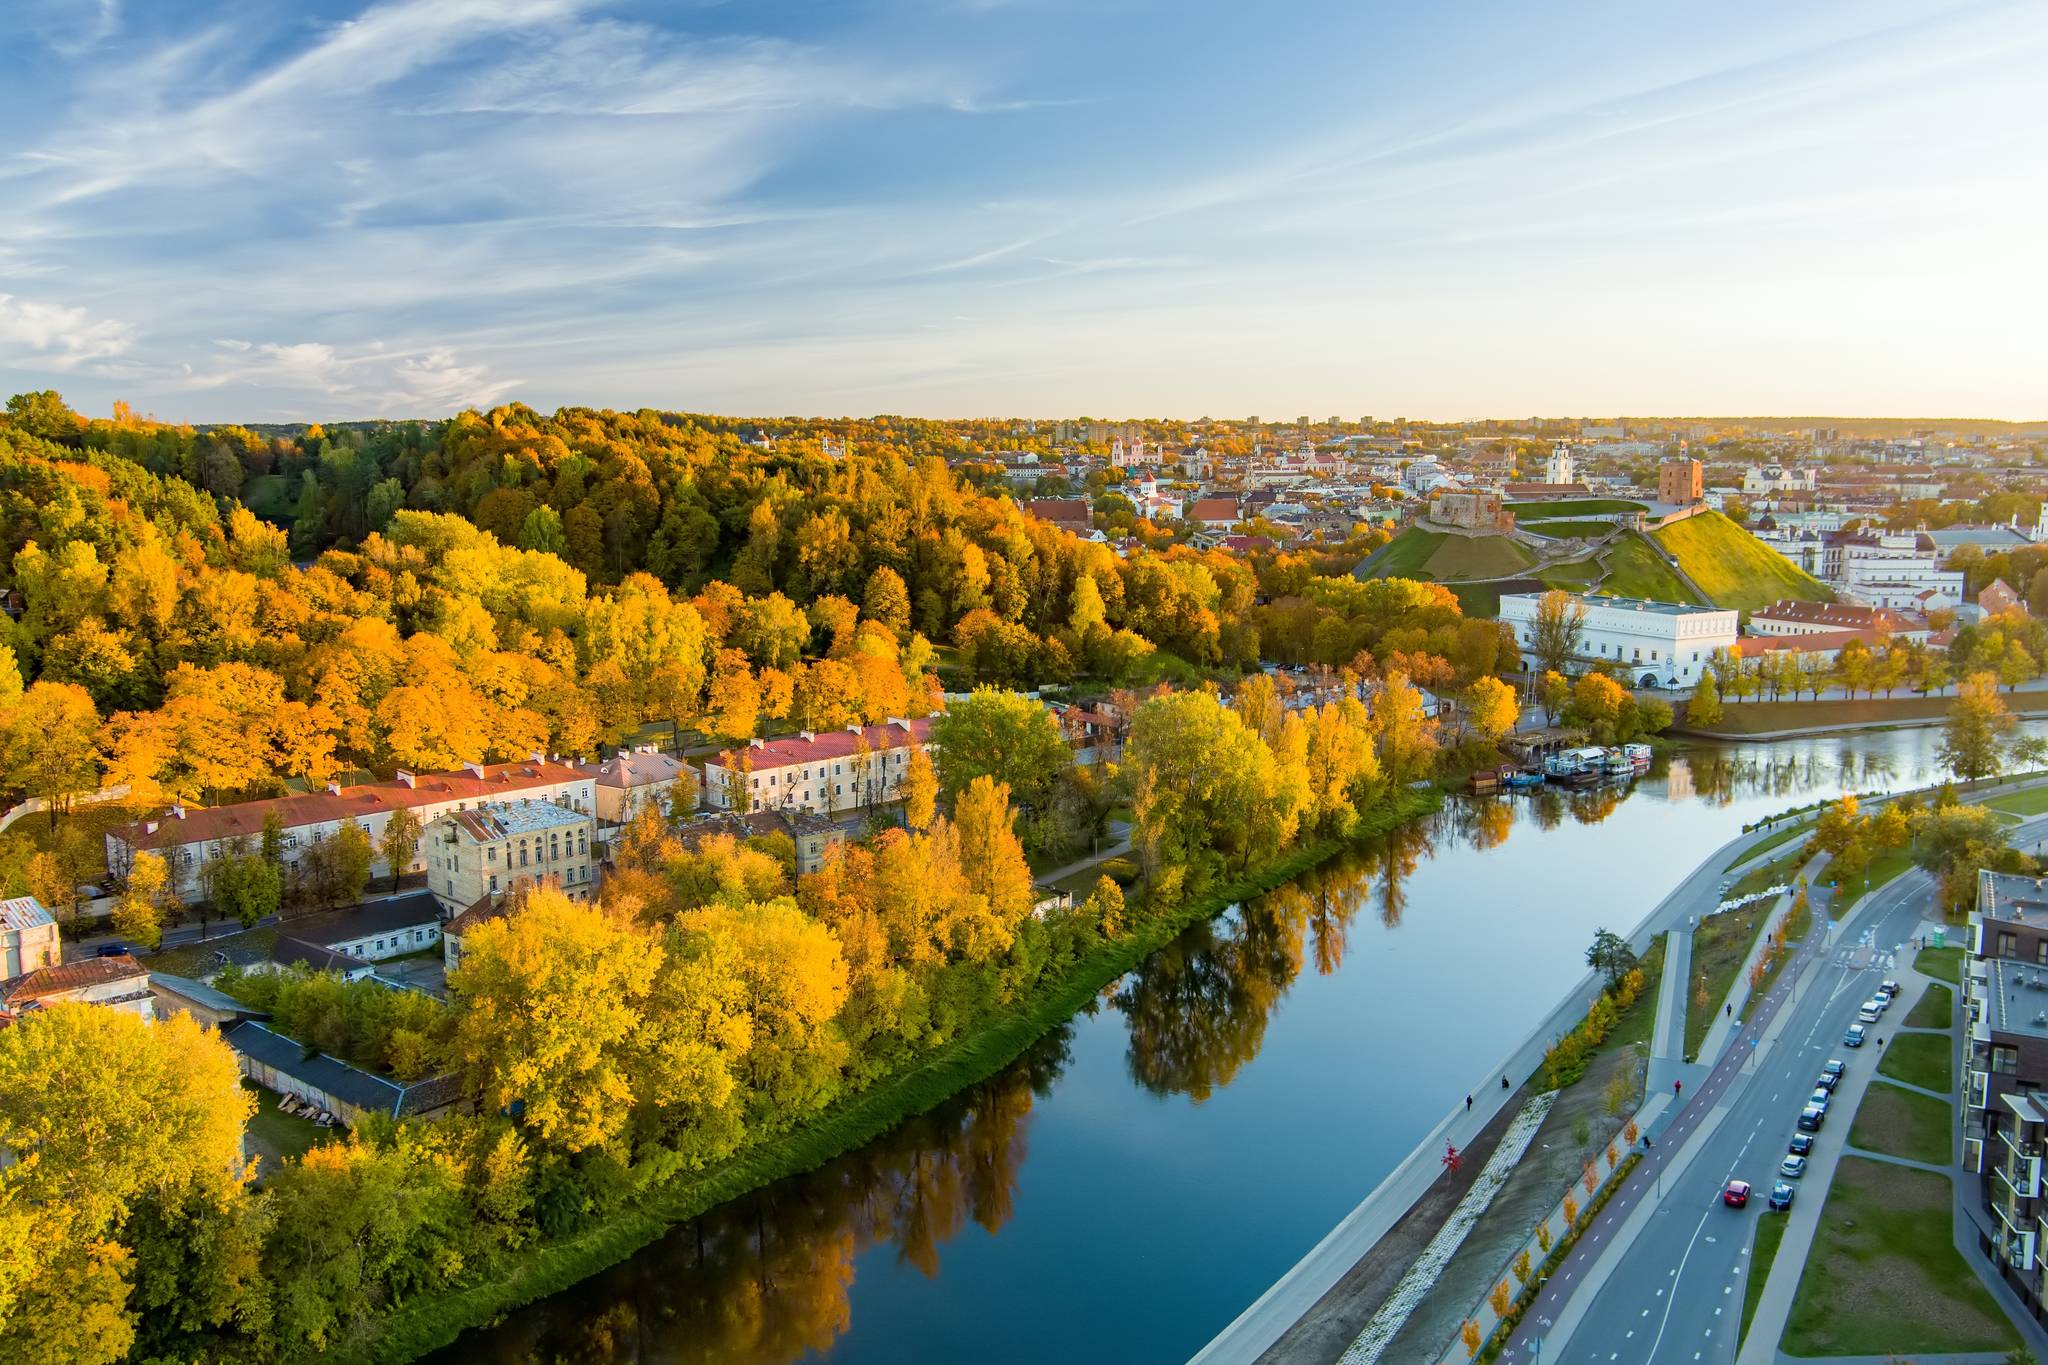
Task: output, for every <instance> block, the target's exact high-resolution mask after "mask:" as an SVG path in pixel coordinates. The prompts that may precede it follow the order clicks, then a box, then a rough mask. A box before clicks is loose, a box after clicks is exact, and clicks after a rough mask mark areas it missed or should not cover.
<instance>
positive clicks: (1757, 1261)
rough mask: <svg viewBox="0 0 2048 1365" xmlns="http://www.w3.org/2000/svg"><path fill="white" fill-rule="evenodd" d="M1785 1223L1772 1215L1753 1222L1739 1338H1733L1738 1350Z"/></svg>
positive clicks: (1775, 1256) (1762, 1288)
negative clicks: (1754, 1226) (1752, 1241)
mask: <svg viewBox="0 0 2048 1365" xmlns="http://www.w3.org/2000/svg"><path fill="white" fill-rule="evenodd" d="M1789 1221H1791V1220H1790V1219H1789V1218H1785V1217H1780V1216H1779V1215H1776V1214H1766V1215H1765V1216H1764V1217H1763V1218H1761V1219H1759V1220H1758V1221H1757V1225H1756V1241H1755V1242H1754V1243H1753V1244H1752V1245H1751V1246H1750V1249H1749V1283H1748V1284H1746V1285H1744V1286H1743V1287H1742V1335H1741V1336H1739V1337H1737V1338H1736V1339H1735V1345H1736V1348H1737V1349H1738V1350H1739V1349H1740V1348H1741V1347H1742V1345H1743V1343H1744V1342H1746V1341H1747V1340H1748V1339H1749V1320H1750V1319H1751V1318H1753V1317H1755V1316H1756V1301H1757V1300H1758V1299H1760V1298H1762V1297H1763V1295H1764V1281H1766V1280H1768V1279H1770V1278H1771V1263H1772V1262H1773V1261H1775V1260H1777V1259H1778V1246H1779V1244H1780V1243H1782V1242H1783V1241H1784V1240H1785V1224H1786V1223H1788V1222H1789Z"/></svg>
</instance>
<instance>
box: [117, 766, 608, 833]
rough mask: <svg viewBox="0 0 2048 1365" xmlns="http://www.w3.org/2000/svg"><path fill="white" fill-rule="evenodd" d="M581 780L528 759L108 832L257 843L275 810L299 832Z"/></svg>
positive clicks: (193, 813)
mask: <svg viewBox="0 0 2048 1365" xmlns="http://www.w3.org/2000/svg"><path fill="white" fill-rule="evenodd" d="M587 780H588V778H587V777H586V776H585V775H584V774H583V773H580V772H578V771H577V770H576V769H575V768H573V767H571V766H570V765H568V764H566V763H558V762H555V761H554V760H552V759H544V758H529V759H527V760H525V761H524V762H520V763H486V764H478V765H476V766H475V767H473V768H458V769H455V770H453V771H451V772H444V773H420V774H417V775H416V776H414V777H413V779H412V781H411V782H410V783H408V782H406V781H404V780H403V779H398V778H394V779H392V780H391V781H389V782H370V783H365V784H364V785H362V786H360V787H343V788H342V789H341V790H340V791H338V792H335V791H317V792H306V793H304V794H303V795H299V796H279V797H273V798H272V799H270V800H267V801H243V802H241V803H239V804H237V805H232V806H211V807H206V808H202V809H196V810H195V809H189V808H188V809H185V813H184V815H183V816H182V817H180V816H179V815H178V814H177V813H176V812H177V810H178V809H179V808H177V807H174V808H173V809H172V811H171V813H169V814H166V815H164V816H161V817H159V818H158V819H155V820H145V821H141V822H139V823H137V824H132V825H123V826H121V827H120V828H118V829H115V830H113V831H111V834H112V836H113V837H115V838H117V839H120V840H122V841H123V842H124V843H126V844H127V845H128V846H129V847H130V848H175V847H177V846H178V845H180V844H190V843H201V842H205V841H208V840H213V839H250V840H255V839H258V838H261V837H262V834H263V819H264V817H265V816H267V815H269V814H270V813H271V812H272V811H275V812H277V816H278V818H279V819H280V820H282V821H283V822H284V827H285V828H286V829H301V828H304V827H305V826H307V825H321V824H339V823H341V822H342V821H343V820H349V819H355V820H362V819H366V818H368V817H370V816H373V815H383V814H387V813H389V812H390V811H393V810H396V809H398V808H399V807H401V806H405V807H412V806H429V805H439V804H442V803H444V802H449V801H477V800H489V799H490V798H492V797H494V796H495V797H504V796H514V795H517V794H518V793H519V792H521V791H528V790H531V789H532V788H534V787H545V786H553V785H555V784H558V783H563V782H577V781H587ZM152 826H154V828H152Z"/></svg>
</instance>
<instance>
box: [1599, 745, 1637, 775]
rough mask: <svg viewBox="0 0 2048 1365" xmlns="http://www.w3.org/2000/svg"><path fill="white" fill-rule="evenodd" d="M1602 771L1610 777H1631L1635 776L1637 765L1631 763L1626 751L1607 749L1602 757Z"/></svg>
mask: <svg viewBox="0 0 2048 1365" xmlns="http://www.w3.org/2000/svg"><path fill="white" fill-rule="evenodd" d="M1600 771H1601V772H1602V773H1604V774H1606V775H1607V776H1608V777H1631V776H1634V774H1635V771H1636V765H1635V764H1634V763H1632V762H1630V761H1629V756H1628V753H1627V752H1626V751H1625V750H1622V749H1607V750H1604V751H1603V752H1602V753H1601V755H1600Z"/></svg>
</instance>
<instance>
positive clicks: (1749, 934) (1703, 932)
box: [1685, 900, 1777, 1060]
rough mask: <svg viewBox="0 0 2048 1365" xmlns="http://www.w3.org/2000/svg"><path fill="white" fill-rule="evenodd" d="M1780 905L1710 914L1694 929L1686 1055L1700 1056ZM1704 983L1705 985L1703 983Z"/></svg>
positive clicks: (1761, 904)
mask: <svg viewBox="0 0 2048 1365" xmlns="http://www.w3.org/2000/svg"><path fill="white" fill-rule="evenodd" d="M1776 906H1777V901H1775V900H1768V901H1758V902H1757V903H1756V904H1755V905H1749V906H1744V907H1743V908H1742V909H1740V910H1727V911H1723V912H1722V913H1721V914H1718V915H1709V916H1708V917H1707V918H1705V919H1703V920H1701V921H1700V926H1699V928H1697V929H1695V930H1693V931H1692V979H1691V980H1690V981H1688V982H1686V983H1685V992H1686V995H1685V1055H1686V1058H1687V1059H1688V1060H1690V1059H1691V1058H1693V1057H1697V1056H1698V1055H1699V1051H1700V1044H1701V1043H1702V1042H1704V1041H1705V1040H1706V1036H1707V1030H1708V1029H1709V1028H1711V1027H1712V1026H1713V1023H1714V1016H1715V1015H1717V1014H1719V1013H1720V1012H1721V1002H1722V1001H1724V1000H1726V999H1727V998H1728V988H1729V987H1730V986H1733V985H1734V984H1735V974H1736V973H1737V972H1739V971H1741V970H1742V963H1743V960H1744V959H1746V958H1747V957H1748V956H1749V950H1750V949H1751V948H1752V947H1754V946H1755V945H1756V936H1757V933H1758V932H1759V931H1760V930H1761V929H1762V928H1763V925H1764V921H1765V920H1766V919H1767V918H1768V917H1769V916H1770V913H1771V911H1772V910H1773V909H1775V908H1776ZM1703 982H1704V984H1702V983H1703Z"/></svg>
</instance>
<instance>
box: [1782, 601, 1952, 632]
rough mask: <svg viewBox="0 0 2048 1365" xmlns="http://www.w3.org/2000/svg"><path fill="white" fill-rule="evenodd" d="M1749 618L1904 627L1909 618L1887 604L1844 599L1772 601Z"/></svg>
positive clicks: (1851, 627) (1840, 627)
mask: <svg viewBox="0 0 2048 1365" xmlns="http://www.w3.org/2000/svg"><path fill="white" fill-rule="evenodd" d="M1749 619H1750V620H1752V621H1791V622H1793V623H1795V624H1797V625H1802V626H1831V627H1833V628H1835V629H1837V630H1871V629H1874V628H1876V627H1878V626H1882V627H1884V628H1885V629H1886V630H1892V631H1898V630H1907V629H1910V628H1911V626H1912V621H1911V620H1910V619H1909V618H1908V617H1905V616H1903V615H1901V614H1900V613H1898V612H1896V611H1893V610H1892V609H1891V608H1889V607H1861V606H1855V605H1853V604H1851V603H1847V602H1795V601H1790V600H1787V601H1783V602H1774V603H1772V604H1771V605H1770V606H1768V607H1765V608H1764V609H1763V610H1762V611H1756V612H1751V613H1750V617H1749Z"/></svg>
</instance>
